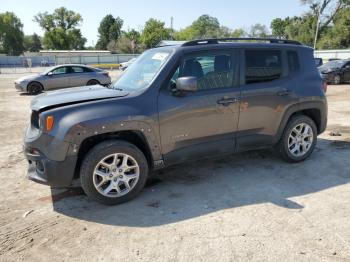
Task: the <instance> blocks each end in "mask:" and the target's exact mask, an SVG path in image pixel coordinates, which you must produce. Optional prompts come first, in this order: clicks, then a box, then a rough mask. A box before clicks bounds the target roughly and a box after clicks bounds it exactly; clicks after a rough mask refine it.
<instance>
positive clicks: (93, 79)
mask: <svg viewBox="0 0 350 262" xmlns="http://www.w3.org/2000/svg"><path fill="white" fill-rule="evenodd" d="M91 81H96V82H97V83H98V84H101V82H100V81H99V80H98V79H96V78H92V79H89V80H88V81H87V82H86V84H87V85H88V84H89V83H90V82H91Z"/></svg>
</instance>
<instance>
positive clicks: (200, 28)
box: [191, 15, 220, 39]
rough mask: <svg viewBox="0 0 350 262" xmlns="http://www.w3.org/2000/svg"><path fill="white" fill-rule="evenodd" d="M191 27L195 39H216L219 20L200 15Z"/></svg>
mask: <svg viewBox="0 0 350 262" xmlns="http://www.w3.org/2000/svg"><path fill="white" fill-rule="evenodd" d="M191 27H192V29H193V32H194V38H197V39H201V38H211V37H217V35H218V33H219V31H220V23H219V20H218V19H217V18H215V17H212V16H209V15H201V16H200V17H199V18H198V19H197V20H196V21H194V22H193V23H192V25H191Z"/></svg>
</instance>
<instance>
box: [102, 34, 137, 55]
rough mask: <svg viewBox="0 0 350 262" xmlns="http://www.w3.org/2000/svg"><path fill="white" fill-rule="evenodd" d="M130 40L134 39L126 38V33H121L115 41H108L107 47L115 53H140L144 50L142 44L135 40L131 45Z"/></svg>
mask: <svg viewBox="0 0 350 262" xmlns="http://www.w3.org/2000/svg"><path fill="white" fill-rule="evenodd" d="M132 41H135V40H134V39H130V38H128V37H127V36H126V35H123V36H121V37H120V38H119V39H118V40H117V41H111V42H109V44H108V46H107V48H108V50H110V51H111V52H112V53H117V54H133V53H136V54H137V53H142V52H143V51H144V48H143V45H142V44H139V43H137V42H136V41H135V42H134V45H133V44H132ZM133 47H134V49H133Z"/></svg>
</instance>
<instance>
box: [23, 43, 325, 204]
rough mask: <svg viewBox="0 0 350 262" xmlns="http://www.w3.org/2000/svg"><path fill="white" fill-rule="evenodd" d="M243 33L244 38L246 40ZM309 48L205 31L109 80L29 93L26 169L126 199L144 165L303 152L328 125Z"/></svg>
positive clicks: (141, 181) (95, 194)
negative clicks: (264, 151)
mask: <svg viewBox="0 0 350 262" xmlns="http://www.w3.org/2000/svg"><path fill="white" fill-rule="evenodd" d="M245 40H247V41H245ZM325 87H326V86H325V85H324V83H323V81H322V78H321V76H320V73H319V72H318V70H317V68H316V66H315V62H314V57H313V49H311V48H309V47H307V46H304V45H302V44H300V43H299V42H296V41H291V40H279V39H251V38H249V39H236V38H229V39H208V40H196V41H190V42H185V43H183V44H181V45H174V46H163V47H158V48H155V49H151V50H148V51H146V52H145V53H143V54H142V55H141V56H140V57H138V58H137V60H136V61H135V62H134V63H133V64H132V65H131V66H130V67H129V68H128V70H127V71H126V72H125V74H123V75H122V77H121V78H120V79H119V80H118V81H117V82H116V83H115V84H113V85H112V86H110V87H103V86H92V87H90V88H84V87H78V88H72V89H70V90H69V91H62V92H61V91H57V92H55V93H54V94H51V93H46V94H43V95H39V96H38V97H36V98H35V99H33V101H32V103H31V111H32V113H31V121H30V125H29V126H28V128H27V131H26V134H25V155H26V157H27V159H28V162H29V168H28V177H29V179H31V180H34V181H36V182H39V183H43V184H47V185H50V186H52V187H66V186H70V185H71V184H72V181H73V180H74V179H78V178H79V179H80V181H81V185H82V187H83V189H84V191H85V193H86V194H87V195H88V196H89V197H90V198H92V199H94V200H96V201H99V202H101V203H104V204H119V203H122V202H125V201H128V200H130V199H132V198H134V197H135V196H136V195H137V194H139V193H140V191H141V190H142V188H143V187H144V185H145V183H146V180H147V176H148V174H149V172H150V171H151V170H155V169H160V168H163V167H166V166H169V165H173V164H176V163H180V162H183V161H188V160H191V159H197V158H203V157H210V156H213V155H215V156H217V155H223V154H231V153H235V152H236V153H237V152H242V151H246V150H251V149H259V148H266V147H274V148H275V149H276V151H277V152H278V154H279V155H280V156H281V157H282V158H283V159H285V160H286V161H288V162H299V161H303V160H304V159H306V158H307V157H309V156H310V154H311V153H312V151H313V150H314V148H315V145H316V140H317V136H318V135H319V134H320V133H322V132H323V131H324V130H325V128H326V124H327V101H326V97H325Z"/></svg>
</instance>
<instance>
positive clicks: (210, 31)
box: [175, 15, 231, 40]
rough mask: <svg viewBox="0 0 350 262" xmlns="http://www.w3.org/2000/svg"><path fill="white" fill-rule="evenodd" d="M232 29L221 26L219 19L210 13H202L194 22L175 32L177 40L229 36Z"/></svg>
mask: <svg viewBox="0 0 350 262" xmlns="http://www.w3.org/2000/svg"><path fill="white" fill-rule="evenodd" d="M230 34H231V30H230V29H229V28H227V27H224V26H220V23H219V20H218V19H217V18H215V17H212V16H209V15H201V16H200V17H198V19H197V20H195V21H193V23H192V24H191V25H190V26H188V27H186V28H184V29H182V30H180V31H179V32H176V33H175V39H177V40H193V39H203V38H213V37H228V36H229V35H230Z"/></svg>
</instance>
